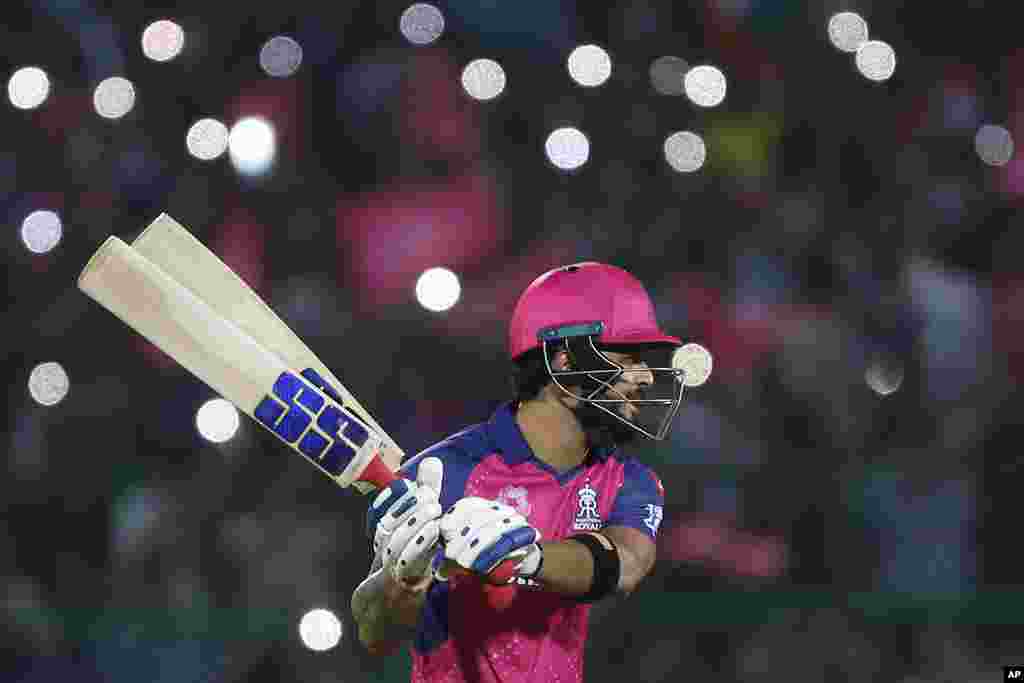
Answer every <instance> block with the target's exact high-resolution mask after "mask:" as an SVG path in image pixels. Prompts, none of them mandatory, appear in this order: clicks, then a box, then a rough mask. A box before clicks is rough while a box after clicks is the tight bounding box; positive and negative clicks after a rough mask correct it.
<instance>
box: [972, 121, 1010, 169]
mask: <svg viewBox="0 0 1024 683" xmlns="http://www.w3.org/2000/svg"><path fill="white" fill-rule="evenodd" d="M974 150H975V151H976V152H977V153H978V156H979V157H981V160H982V161H984V162H985V163H986V164H988V165H989V166H1003V165H1005V164H1007V163H1008V162H1009V161H1010V159H1012V158H1013V135H1011V134H1010V131H1008V130H1006V129H1005V128H1003V127H1002V126H994V125H991V124H986V125H984V126H982V127H981V128H979V129H978V132H977V134H975V136H974Z"/></svg>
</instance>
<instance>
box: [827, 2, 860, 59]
mask: <svg viewBox="0 0 1024 683" xmlns="http://www.w3.org/2000/svg"><path fill="white" fill-rule="evenodd" d="M828 39H829V40H830V41H831V42H832V44H833V45H834V46H835V47H836V49H839V50H842V51H843V52H856V51H857V48H859V47H860V46H861V45H863V44H864V42H865V41H867V39H868V22H866V21H864V18H863V17H861V16H860V15H859V14H857V13H856V12H838V13H836V14H833V15H832V18H831V19H829V20H828Z"/></svg>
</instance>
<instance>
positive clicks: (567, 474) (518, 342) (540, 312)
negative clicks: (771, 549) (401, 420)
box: [352, 262, 685, 683]
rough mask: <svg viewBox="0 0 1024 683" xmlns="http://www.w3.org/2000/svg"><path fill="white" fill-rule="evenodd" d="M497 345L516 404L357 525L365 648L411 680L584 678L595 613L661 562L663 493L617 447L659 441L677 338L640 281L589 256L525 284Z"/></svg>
mask: <svg viewBox="0 0 1024 683" xmlns="http://www.w3.org/2000/svg"><path fill="white" fill-rule="evenodd" d="M508 344H509V355H510V356H511V359H512V361H513V363H514V364H515V379H516V394H515V397H514V399H513V400H511V401H510V402H508V403H506V404H504V405H502V406H501V407H499V408H498V410H497V411H496V412H495V413H494V414H493V416H492V417H491V418H490V419H489V420H488V421H486V422H484V423H481V424H476V425H473V426H470V427H468V428H466V429H464V430H462V431H460V432H458V433H456V434H454V435H452V436H449V437H448V438H446V439H444V440H443V441H441V442H440V443H438V444H436V445H434V446H431V447H430V448H427V449H426V450H424V451H423V452H421V453H419V454H418V455H416V456H415V457H413V458H411V459H409V460H408V461H407V462H406V463H405V464H404V465H403V466H402V469H401V470H400V474H401V475H402V478H400V479H399V480H398V481H396V482H394V483H393V484H391V485H390V486H389V487H388V488H386V489H384V490H383V491H381V492H380V493H379V494H378V495H377V496H376V497H375V499H374V500H373V502H372V504H371V506H370V508H369V510H368V513H367V532H368V534H369V536H370V538H371V539H372V540H373V549H374V555H375V557H374V560H373V565H372V567H371V569H370V574H369V576H367V578H366V579H365V580H364V581H363V582H362V583H361V584H360V585H359V586H358V587H357V588H356V590H355V592H354V593H353V595H352V610H353V614H354V616H355V619H356V622H357V623H358V625H359V638H360V640H361V642H362V643H363V644H364V645H365V646H366V648H367V649H368V650H369V651H370V652H373V653H381V654H383V653H388V652H392V651H393V650H394V648H396V647H398V646H400V645H401V644H402V643H404V642H406V641H408V640H409V639H411V640H412V644H411V652H412V662H413V664H412V681H413V682H414V683H416V682H423V683H427V682H429V683H441V682H442V681H450V682H451V683H457V682H458V683H461V682H469V681H472V682H474V683H475V682H482V683H498V682H501V683H523V682H526V681H543V682H550V681H562V682H564V683H569V682H572V681H582V680H583V652H584V644H585V641H586V637H587V618H588V613H589V611H590V606H591V605H592V604H593V603H594V602H597V601H599V600H602V599H605V598H607V597H609V596H613V595H617V594H628V593H630V592H632V591H634V590H635V589H636V588H637V586H638V585H639V584H640V582H641V581H642V580H643V579H644V577H645V576H647V574H649V573H650V571H651V569H652V567H653V566H654V561H655V537H656V535H657V533H658V526H659V524H660V523H661V519H662V507H663V504H664V495H665V493H664V490H663V489H662V486H661V482H660V481H659V479H658V477H657V476H656V475H655V474H654V472H652V471H651V470H650V469H649V468H648V467H646V466H645V465H643V464H641V463H640V462H638V461H637V460H636V459H634V458H631V457H626V456H625V455H623V454H622V452H621V450H620V449H621V447H622V446H623V445H624V444H626V443H627V442H628V441H630V440H632V439H634V438H637V437H640V436H642V437H645V438H649V439H663V438H664V437H665V436H666V435H667V434H668V432H669V429H670V427H671V425H672V422H673V419H674V417H675V415H676V412H677V411H678V410H679V406H680V403H681V401H682V398H683V389H684V386H685V383H684V378H683V374H684V371H683V370H681V369H679V368H674V367H673V366H672V362H671V357H672V353H673V352H674V351H675V349H677V348H678V347H680V346H681V345H682V342H681V341H680V340H679V339H677V338H676V337H673V336H669V335H667V334H665V333H664V332H663V331H662V330H661V329H659V327H658V323H657V320H656V319H655V315H654V306H653V304H652V302H651V300H650V298H649V297H648V295H647V293H646V291H645V290H644V287H643V285H642V284H641V283H640V282H639V280H637V279H636V278H635V277H633V276H632V275H631V274H630V273H628V272H626V271H625V270H622V269H621V268H617V267H615V266H611V265H606V264H602V263H594V262H586V263H578V264H574V265H569V266H564V267H560V268H556V269H554V270H551V271H549V272H547V273H544V274H543V275H541V276H540V277H538V278H537V279H536V280H534V281H533V283H531V284H530V285H529V287H527V288H526V290H525V291H524V292H523V293H522V295H521V296H520V298H519V300H518V302H517V303H516V306H515V309H514V311H513V313H512V319H511V324H510V326H509V333H508ZM506 568H511V569H512V571H511V576H509V573H510V572H509V571H506V570H505V569H506Z"/></svg>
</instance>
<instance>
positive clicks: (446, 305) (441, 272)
mask: <svg viewBox="0 0 1024 683" xmlns="http://www.w3.org/2000/svg"><path fill="white" fill-rule="evenodd" d="M461 294H462V285H461V284H459V278H458V276H457V275H456V274H455V273H453V272H452V271H450V270H448V269H447V268H428V269H427V270H425V271H423V273H422V274H421V275H420V276H419V278H418V279H417V280H416V300H417V301H418V302H419V303H420V306H423V308H425V309H427V310H428V311H434V312H435V313H441V312H443V311H447V310H448V309H450V308H451V307H452V306H454V305H455V304H457V303H458V301H459V296H460V295H461Z"/></svg>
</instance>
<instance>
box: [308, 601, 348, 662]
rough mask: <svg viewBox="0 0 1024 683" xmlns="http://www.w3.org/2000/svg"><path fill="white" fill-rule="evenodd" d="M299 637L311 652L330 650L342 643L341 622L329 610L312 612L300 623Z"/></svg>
mask: <svg viewBox="0 0 1024 683" xmlns="http://www.w3.org/2000/svg"><path fill="white" fill-rule="evenodd" d="M299 637H300V638H302V644H303V645H305V646H306V647H308V648H309V649H310V650H314V651H316V652H325V651H327V650H330V649H331V648H334V647H336V646H337V645H338V643H339V642H341V620H340V619H338V617H337V615H335V614H334V612H332V611H330V610H327V609H314V610H310V611H309V612H306V613H305V614H303V615H302V619H301V620H300V621H299Z"/></svg>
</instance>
